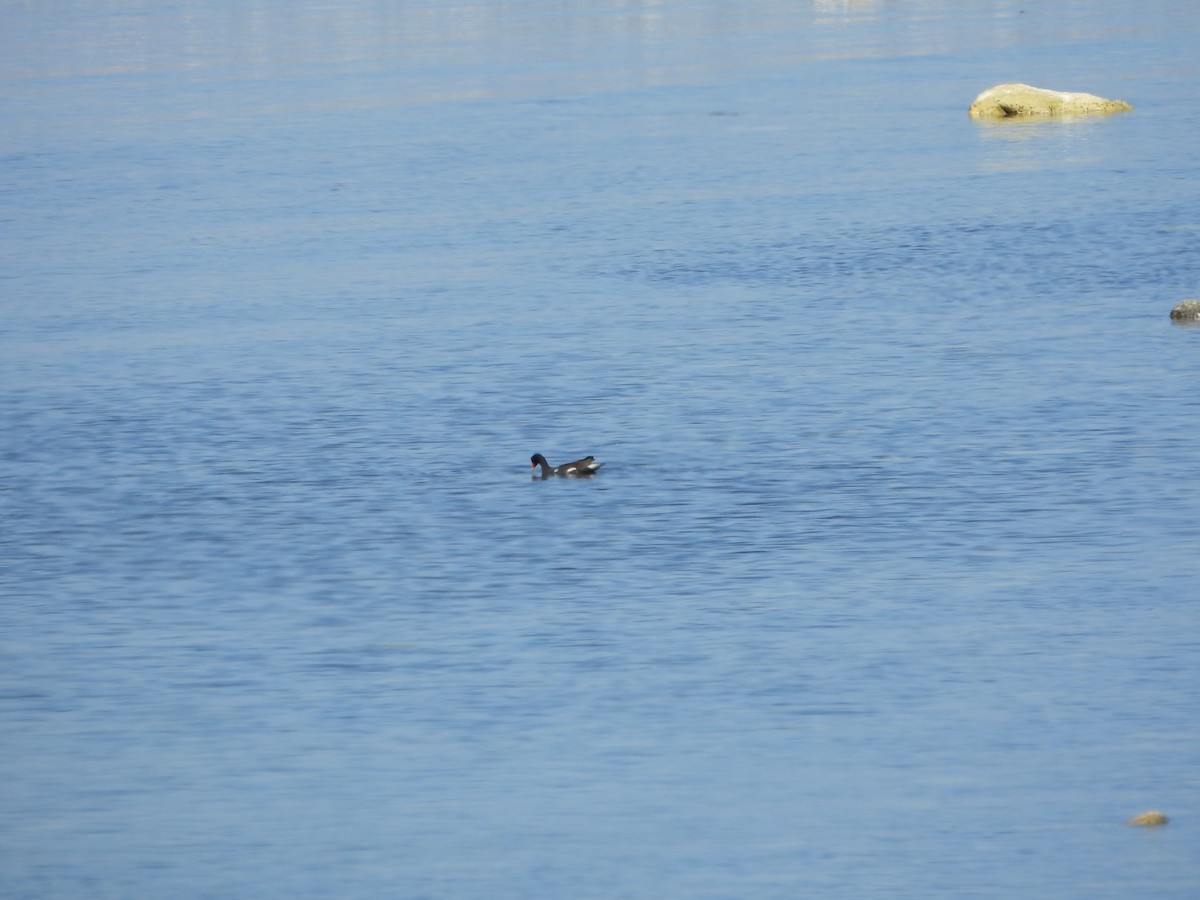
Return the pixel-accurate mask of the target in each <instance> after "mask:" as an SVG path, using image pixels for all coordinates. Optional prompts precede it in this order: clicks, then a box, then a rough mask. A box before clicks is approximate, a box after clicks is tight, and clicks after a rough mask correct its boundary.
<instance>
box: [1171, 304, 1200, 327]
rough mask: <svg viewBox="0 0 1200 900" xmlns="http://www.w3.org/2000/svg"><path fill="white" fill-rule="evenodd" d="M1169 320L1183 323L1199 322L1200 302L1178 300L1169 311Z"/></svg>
mask: <svg viewBox="0 0 1200 900" xmlns="http://www.w3.org/2000/svg"><path fill="white" fill-rule="evenodd" d="M1171 318H1172V319H1180V320H1182V321H1184V322H1200V300H1180V301H1179V302H1178V303H1176V304H1175V308H1174V309H1173V310H1171Z"/></svg>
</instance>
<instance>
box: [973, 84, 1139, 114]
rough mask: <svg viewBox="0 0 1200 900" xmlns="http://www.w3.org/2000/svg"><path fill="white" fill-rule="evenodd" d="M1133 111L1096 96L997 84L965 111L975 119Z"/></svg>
mask: <svg viewBox="0 0 1200 900" xmlns="http://www.w3.org/2000/svg"><path fill="white" fill-rule="evenodd" d="M1129 109H1133V107H1132V106H1130V105H1129V104H1128V103H1126V102H1125V101H1124V100H1106V99H1105V98H1103V97H1097V96H1096V95H1095V94H1080V93H1069V92H1067V91H1050V90H1046V89H1045V88H1037V87H1033V86H1032V85H1028V84H998V85H996V86H995V87H994V88H988V89H987V90H986V91H984V92H983V93H982V94H980V95H979V96H978V97H976V98H975V102H974V103H972V104H971V107H970V109H968V110H967V112H968V113H969V114H970V116H971V117H972V118H974V119H1006V118H1011V117H1013V116H1089V115H1096V114H1104V113H1115V112H1124V111H1125V110H1129Z"/></svg>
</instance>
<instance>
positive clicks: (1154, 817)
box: [1125, 809, 1170, 827]
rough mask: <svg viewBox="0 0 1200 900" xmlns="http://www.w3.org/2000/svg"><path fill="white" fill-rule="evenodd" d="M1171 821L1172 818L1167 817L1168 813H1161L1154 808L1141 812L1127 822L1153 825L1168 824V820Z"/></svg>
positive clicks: (1129, 823)
mask: <svg viewBox="0 0 1200 900" xmlns="http://www.w3.org/2000/svg"><path fill="white" fill-rule="evenodd" d="M1169 821H1170V819H1168V818H1167V814H1166V813H1161V812H1159V811H1158V810H1157V809H1152V810H1150V811H1149V812H1144V813H1141V814H1140V815H1136V816H1134V817H1133V818H1132V819H1130V820H1129V821H1128V822H1126V823H1125V824H1126V825H1146V826H1150V827H1153V826H1155V825H1166V824H1167V822H1169Z"/></svg>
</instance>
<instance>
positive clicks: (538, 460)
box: [529, 453, 604, 478]
mask: <svg viewBox="0 0 1200 900" xmlns="http://www.w3.org/2000/svg"><path fill="white" fill-rule="evenodd" d="M602 465H604V463H598V462H596V457H594V456H585V457H584V458H583V459H577V460H575V462H569V463H563V464H562V465H561V466H552V465H550V463H548V462H546V457H544V456H542V454H540V453H535V454H533V456H531V457H530V458H529V468H530V469H531V470H532V469H536V468H537V467H538V466H541V467H542V477H543V478H549V477H550V476H551V475H564V476H572V477H574V476H580V475H595V474H596V470H597V469H599V468H600V467H601V466H602Z"/></svg>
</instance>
